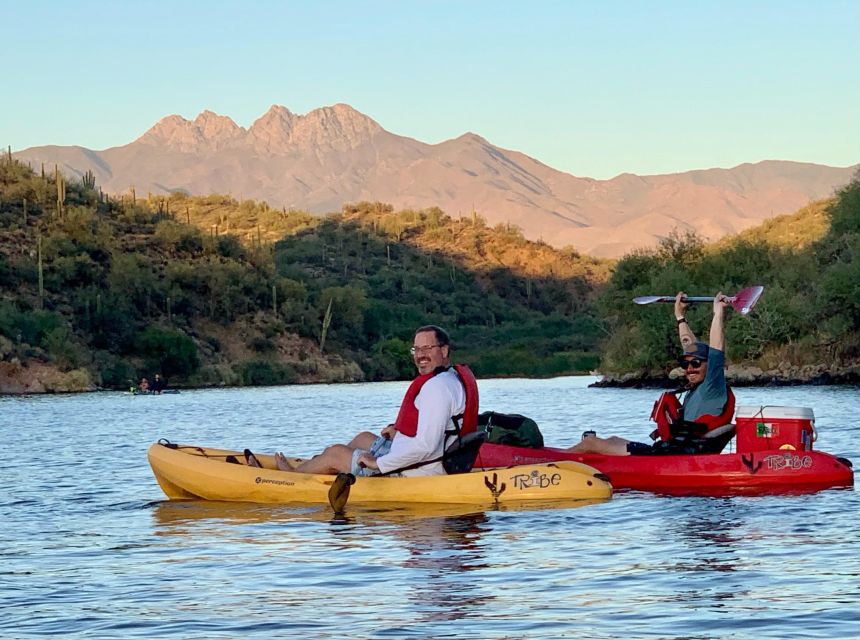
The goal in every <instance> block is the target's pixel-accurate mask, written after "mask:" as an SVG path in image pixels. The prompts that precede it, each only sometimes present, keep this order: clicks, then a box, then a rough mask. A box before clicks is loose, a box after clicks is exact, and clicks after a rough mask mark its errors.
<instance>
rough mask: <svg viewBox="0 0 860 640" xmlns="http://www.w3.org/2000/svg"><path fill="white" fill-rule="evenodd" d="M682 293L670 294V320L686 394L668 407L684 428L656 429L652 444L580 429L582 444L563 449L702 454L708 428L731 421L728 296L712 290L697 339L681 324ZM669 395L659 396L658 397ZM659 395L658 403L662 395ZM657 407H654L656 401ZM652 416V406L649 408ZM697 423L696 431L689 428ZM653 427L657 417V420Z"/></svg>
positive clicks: (683, 320) (683, 310)
mask: <svg viewBox="0 0 860 640" xmlns="http://www.w3.org/2000/svg"><path fill="white" fill-rule="evenodd" d="M685 297H686V295H685V294H684V292H683V291H679V292H678V294H677V295H676V296H675V321H676V322H677V324H678V337H679V338H680V340H681V346H682V349H683V351H682V353H681V355H680V357H679V358H678V364H679V365H680V366H681V368H682V369H683V370H684V373H685V374H686V376H687V384H686V386H685V387H684V390H683V391H684V392H686V395H685V397H684V401H683V403H678V404H677V405H676V406H675V407H673V410H675V412H676V413H677V414H679V415H676V416H675V417H676V418H677V422H678V424H683V425H686V426H687V432H686V433H683V434H679V433H673V432H670V430H669V427H668V426H667V427H666V429H665V430H663V429H661V430H660V431H659V435H660V436H661V439H660V440H658V441H657V442H655V443H654V444H644V443H642V442H631V441H629V440H626V439H624V438H620V437H618V436H611V437H609V438H599V437H597V436H596V435H593V433H594V432H590V431H586V433H585V434H583V439H582V442H580V443H578V444H576V445H574V446H572V447H570V448H569V449H567V450H568V451H572V452H575V453H603V454H606V455H616V456H624V455H631V454H632V455H661V454H679V453H702V452H706V451H709V449H710V448H711V447H710V446H709V445H711V444H712V442H715V441H712V442H709V438H707V437H706V435H705V434H706V433H707V431H708V430H709V429H711V428H713V427H715V426H717V425H719V424H726V423H728V422H730V421H731V418H732V416H731V413H732V412H733V409H734V403H733V401H732V400H733V396H731V395H730V394H731V392H730V390H729V388H728V386H727V384H726V375H725V363H726V356H725V329H724V326H723V325H724V320H723V316H724V313H725V309H726V307H729V306H731V299H730V298H729V297H728V296H725V295H723V293H722V292H720V293H717V295H716V296H715V297H714V315H713V318H712V319H711V331H710V334H709V343H705V342H699V341H698V340H697V339H696V335H695V334H694V333H693V330H692V329H691V328H690V325H689V324H688V323H687V318H686V315H685V313H686V310H687V307H688V306H689V303H688V302H685V301H684V299H685ZM666 397H672V398H673V399H674V396H672V394H664V396H663V398H666ZM663 398H661V401H662V399H663ZM658 406H659V405H658ZM655 414H656V408H655ZM696 424H701V427H702V428H701V429H699V430H698V433H696V432H694V431H691V430H690V427H695V426H696ZM658 426H660V421H659V420H658Z"/></svg>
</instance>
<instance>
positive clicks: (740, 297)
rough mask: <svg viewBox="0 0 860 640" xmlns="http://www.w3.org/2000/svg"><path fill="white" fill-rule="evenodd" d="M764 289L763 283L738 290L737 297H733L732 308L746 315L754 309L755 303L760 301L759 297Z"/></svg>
mask: <svg viewBox="0 0 860 640" xmlns="http://www.w3.org/2000/svg"><path fill="white" fill-rule="evenodd" d="M763 291H764V287H762V286H761V285H757V286H755V287H748V288H747V289H742V290H741V291H738V292H737V294H735V297H734V298H732V308H733V309H734V310H735V311H737V312H738V313H739V314H741V315H742V316H745V315H746V314H748V313H749V312H750V311H752V308H753V307H754V306H755V303H756V302H758V299H759V298H761V294H762V292H763Z"/></svg>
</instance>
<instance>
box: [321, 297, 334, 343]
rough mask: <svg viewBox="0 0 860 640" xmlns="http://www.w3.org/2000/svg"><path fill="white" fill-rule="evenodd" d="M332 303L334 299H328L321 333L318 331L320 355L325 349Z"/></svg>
mask: <svg viewBox="0 0 860 640" xmlns="http://www.w3.org/2000/svg"><path fill="white" fill-rule="evenodd" d="M332 302H334V298H329V300H328V308H327V309H326V310H325V316H324V317H323V321H322V331H320V353H322V352H323V349H325V337H326V334H327V333H328V328H329V325H330V324H331V303H332Z"/></svg>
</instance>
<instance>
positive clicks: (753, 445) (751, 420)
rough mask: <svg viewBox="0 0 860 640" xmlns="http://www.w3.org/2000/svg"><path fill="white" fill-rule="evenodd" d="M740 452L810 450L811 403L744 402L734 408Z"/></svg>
mask: <svg viewBox="0 0 860 640" xmlns="http://www.w3.org/2000/svg"><path fill="white" fill-rule="evenodd" d="M735 425H736V427H737V452H738V453H748V452H750V451H767V450H772V449H783V450H790V451H811V450H812V443H813V442H815V438H816V435H817V434H816V432H815V415H814V414H813V413H812V409H809V408H808V407H778V406H773V405H770V406H758V407H756V406H745V407H738V408H737V410H736V411H735Z"/></svg>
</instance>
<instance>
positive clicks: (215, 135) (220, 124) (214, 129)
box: [194, 109, 245, 142]
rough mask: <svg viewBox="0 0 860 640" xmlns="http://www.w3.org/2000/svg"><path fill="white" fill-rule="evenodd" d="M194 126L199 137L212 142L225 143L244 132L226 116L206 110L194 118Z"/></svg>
mask: <svg viewBox="0 0 860 640" xmlns="http://www.w3.org/2000/svg"><path fill="white" fill-rule="evenodd" d="M194 124H195V125H196V126H197V128H198V129H199V130H200V133H201V135H202V136H203V137H204V138H205V139H206V140H210V141H213V142H221V141H226V140H229V139H231V138H234V137H236V136H237V135H239V134H242V133H244V132H245V130H244V129H243V128H242V127H240V126H239V125H238V124H236V123H235V122H233V120H232V119H231V118H228V117H227V116H222V115H218V114H217V113H215V112H213V111H209V110H208V109H207V110H205V111H201V112H200V114H199V115H198V116H197V117H196V118H194Z"/></svg>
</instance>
